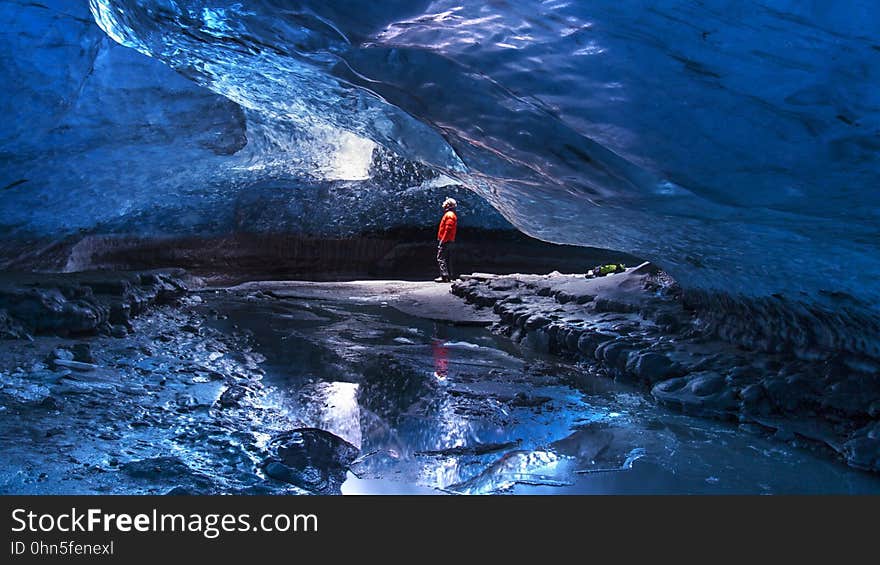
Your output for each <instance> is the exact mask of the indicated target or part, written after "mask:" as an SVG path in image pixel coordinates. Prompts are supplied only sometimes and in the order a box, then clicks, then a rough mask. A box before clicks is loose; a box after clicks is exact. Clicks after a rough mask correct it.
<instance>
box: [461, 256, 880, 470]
mask: <svg viewBox="0 0 880 565" xmlns="http://www.w3.org/2000/svg"><path fill="white" fill-rule="evenodd" d="M464 278H465V280H463V281H461V282H457V283H455V284H453V286H452V292H453V293H455V294H456V295H458V296H461V297H463V298H465V299H466V300H467V301H468V302H470V303H472V304H475V305H479V306H481V307H483V308H487V309H491V310H492V311H493V312H495V313H496V314H497V315H498V316H499V317H500V321H499V322H498V323H497V324H495V326H494V329H495V330H496V331H498V332H501V333H503V334H504V335H507V336H510V337H511V338H512V339H513V340H515V341H517V342H520V343H523V344H527V345H529V346H531V347H533V348H535V349H537V350H540V351H546V352H549V353H552V354H556V355H560V356H563V357H567V358H572V359H576V360H579V361H582V362H584V363H585V364H587V365H589V366H590V367H592V368H594V369H595V370H597V371H598V372H599V373H600V374H603V375H606V376H607V377H609V378H613V379H615V380H619V381H627V382H634V383H638V384H639V385H641V386H644V387H645V388H647V389H648V390H650V393H651V395H652V396H653V397H654V398H655V399H656V400H657V402H659V403H660V404H663V405H665V406H667V407H672V408H675V409H678V410H683V411H685V412H686V413H690V414H696V415H700V416H708V417H711V418H719V419H725V420H736V421H740V422H747V423H750V424H754V425H756V426H759V427H760V428H761V429H764V430H766V432H767V433H768V434H772V435H774V436H775V437H777V438H778V439H781V440H785V441H790V440H792V439H794V438H795V436H798V437H803V438H808V439H810V440H814V441H816V442H820V443H822V444H825V445H827V446H829V447H830V448H832V449H833V450H834V451H835V452H836V453H837V454H839V455H840V456H841V457H842V458H843V459H844V460H845V461H846V462H847V463H848V464H849V465H851V466H853V467H856V468H859V469H865V470H871V471H875V472H877V471H880V365H878V363H877V361H876V360H874V359H870V358H867V357H864V356H858V355H855V354H845V353H842V352H835V351H813V352H811V354H810V355H809V357H808V358H804V357H805V356H804V355H801V356H800V357H798V356H795V355H792V354H784V353H768V352H762V351H755V350H747V349H744V348H741V347H735V346H733V345H732V344H731V343H729V342H727V341H725V340H722V339H720V338H718V337H717V336H714V335H712V334H711V333H708V332H706V331H704V330H703V329H702V328H703V325H702V324H701V323H700V319H699V314H698V313H697V312H695V311H691V310H689V309H687V308H686V307H685V306H684V305H683V302H682V300H681V293H680V291H679V289H678V288H677V285H676V284H675V283H674V281H672V280H671V279H669V278H668V277H667V276H666V275H665V274H664V273H662V272H660V271H658V270H657V269H655V268H654V267H652V266H651V265H650V264H647V263H646V264H643V265H641V266H640V267H638V268H633V269H628V270H627V271H626V272H625V273H620V274H613V275H608V276H606V277H602V278H596V279H587V278H585V277H584V276H583V275H563V274H559V273H553V274H550V275H543V276H540V275H510V276H495V275H488V274H487V275H479V274H475V275H471V276H468V277H464Z"/></svg>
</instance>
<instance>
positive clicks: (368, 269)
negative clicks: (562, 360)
mask: <svg viewBox="0 0 880 565" xmlns="http://www.w3.org/2000/svg"><path fill="white" fill-rule="evenodd" d="M435 238H436V233H435V232H434V231H433V230H432V229H424V230H422V229H396V230H392V231H389V232H385V233H382V234H363V235H361V236H357V237H348V238H322V237H310V236H303V235H296V234H271V233H268V234H267V233H261V234H252V233H237V234H233V235H224V236H218V237H143V238H137V237H127V236H113V235H105V236H97V235H89V236H80V237H74V238H69V239H66V240H63V241H42V242H41V241H30V242H21V241H8V240H7V241H6V242H5V243H2V244H0V268H3V269H6V270H17V271H34V270H38V271H53V272H71V271H83V270H96V269H106V270H145V269H164V268H183V269H186V270H187V271H188V272H191V273H193V274H196V275H199V276H203V277H211V278H218V279H224V280H243V279H250V280H265V279H306V280H345V279H355V278H416V279H430V278H433V277H434V276H435V275H436V272H437V265H436V260H435V258H436V253H437V252H436V240H435ZM23 249H30V250H31V251H29V252H23V251H22V250H23ZM618 261H622V262H625V263H628V264H634V262H635V261H636V260H635V258H633V257H631V256H629V255H627V254H624V253H618V252H613V251H608V250H604V249H595V248H586V247H575V246H570V245H554V244H549V243H545V242H542V241H539V240H536V239H532V238H529V237H527V236H525V235H522V234H521V233H519V232H512V231H500V230H479V229H468V230H467V233H463V234H461V237H459V238H458V241H457V242H456V248H455V254H454V256H453V267H454V268H455V270H456V271H457V272H473V271H475V270H487V269H488V270H491V271H492V272H495V273H512V272H519V271H526V272H530V273H549V272H551V271H553V270H556V269H564V270H571V271H583V270H586V269H587V268H589V267H591V266H592V265H594V264H596V263H603V262H618Z"/></svg>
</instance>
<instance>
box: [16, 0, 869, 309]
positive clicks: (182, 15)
mask: <svg viewBox="0 0 880 565" xmlns="http://www.w3.org/2000/svg"><path fill="white" fill-rule="evenodd" d="M88 8H89V10H86V7H85V5H84V4H81V3H73V2H60V1H47V2H44V3H43V4H40V5H38V4H36V3H26V2H7V3H5V4H4V5H3V6H2V7H0V13H2V15H3V16H4V18H5V21H8V22H10V25H8V26H7V27H6V28H5V29H4V30H3V31H2V32H0V49H2V51H3V52H4V53H5V54H7V57H4V64H3V65H2V67H0V79H2V80H3V81H4V83H5V84H7V85H9V87H8V90H7V94H6V95H4V97H3V98H2V99H0V109H2V110H3V112H4V115H6V116H8V117H10V118H11V119H8V120H7V121H6V122H5V123H4V125H3V126H2V128H0V152H2V154H3V159H4V162H5V166H4V171H3V178H0V184H2V186H6V187H8V190H4V191H3V192H4V198H3V200H2V203H0V229H2V230H3V231H4V232H7V233H11V234H28V233H36V234H47V233H62V232H63V233H71V232H75V231H76V230H107V231H117V232H127V231H128V232H140V233H145V234H151V233H157V232H167V231H174V230H183V229H200V230H204V231H208V230H211V229H213V230H221V231H222V230H224V229H228V227H229V224H230V221H229V219H228V218H229V215H230V214H231V211H230V210H229V207H230V203H231V202H235V198H238V197H239V196H240V195H243V194H246V193H247V192H248V190H250V189H251V188H253V187H264V190H265V188H266V187H269V188H270V189H276V188H277V190H278V191H279V192H280V193H282V194H284V195H287V194H300V195H303V194H308V198H317V199H324V202H325V206H324V208H323V209H322V210H323V212H322V213H321V214H319V215H317V216H315V218H317V219H316V221H315V224H314V225H315V226H318V227H320V226H324V225H329V226H330V228H329V229H331V230H333V229H337V230H345V229H352V228H351V227H350V225H356V226H360V225H361V223H360V222H361V221H362V220H361V219H359V220H358V221H357V222H351V223H349V224H346V223H345V222H344V221H341V220H339V219H338V218H337V219H336V221H335V222H333V221H329V223H328V221H327V220H331V219H332V217H333V215H334V214H337V215H339V216H341V217H344V216H345V215H346V214H348V213H349V212H348V210H350V208H351V207H350V206H345V205H344V206H336V205H334V198H337V197H338V196H339V195H346V196H348V197H350V198H351V197H353V196H352V195H356V201H357V202H358V203H359V206H360V207H362V208H364V209H383V208H386V207H387V206H388V205H389V204H388V202H389V198H388V189H387V185H388V183H387V182H385V183H384V184H383V182H384V180H383V178H382V175H381V174H379V175H376V174H371V171H370V168H368V167H367V168H366V169H365V166H364V163H365V162H366V160H365V157H364V154H365V153H367V152H371V151H372V150H373V148H374V146H381V147H382V148H384V149H382V150H381V151H386V152H387V154H388V155H391V158H393V159H396V160H397V161H398V162H400V163H406V162H417V163H420V164H421V165H423V166H424V167H423V168H424V170H425V171H428V172H426V173H425V175H426V176H427V177H432V178H439V177H437V175H443V178H448V179H451V180H452V181H455V182H460V183H461V184H463V185H464V186H466V187H467V188H468V189H470V190H471V191H473V192H474V193H476V194H477V195H479V196H481V197H482V198H483V199H485V201H487V202H488V203H489V204H491V205H492V206H493V207H494V208H495V209H496V210H497V211H498V212H500V214H501V215H502V216H503V217H504V218H506V220H508V221H510V222H511V223H512V224H513V225H514V226H516V227H517V228H519V229H520V230H522V231H524V232H526V233H528V234H530V235H533V236H535V237H539V238H541V239H546V240H550V241H554V242H560V243H573V244H578V245H591V246H600V247H608V248H614V249H620V250H625V251H628V252H631V253H634V254H636V255H639V256H642V257H645V258H648V259H650V260H652V261H654V262H655V263H657V264H658V265H660V266H662V267H663V268H664V269H666V270H668V271H669V272H670V273H671V274H673V275H674V276H675V277H676V279H677V280H679V281H680V282H681V283H682V285H684V286H685V287H688V288H695V289H708V290H722V291H725V292H728V293H730V294H733V295H738V294H745V295H752V296H762V297H766V296H770V295H774V294H776V295H779V296H785V297H788V298H793V299H796V300H804V301H806V302H816V301H826V302H828V301H831V302H834V301H837V302H836V303H835V304H838V303H839V301H840V300H841V298H840V297H845V296H846V295H849V296H850V297H851V299H846V300H852V302H850V303H848V304H849V306H850V307H852V308H854V309H857V310H859V311H861V312H863V313H865V312H867V313H869V314H870V315H871V316H876V314H877V306H876V304H877V300H878V298H880V285H878V284H877V283H876V281H877V279H878V276H880V254H878V241H880V238H878V235H880V234H878V227H877V226H878V219H880V205H878V204H880V196H878V194H880V193H878V191H877V190H876V188H875V186H876V184H877V181H878V154H880V153H878V149H880V89H878V88H877V86H878V78H880V45H878V44H877V41H876V39H875V38H876V37H877V36H878V32H880V17H877V16H878V14H877V7H876V5H875V4H874V3H871V2H867V1H853V2H847V3H845V4H844V3H826V2H795V1H793V0H754V1H751V2H747V3H736V2H728V1H724V0H708V1H705V2H699V3H697V2H692V1H687V0H667V1H665V2H661V3H657V2H646V1H644V0H626V1H616V2H607V1H604V2H590V3H582V2H568V1H564V0H546V1H537V0H518V1H511V2H490V3H486V2H479V1H476V0H473V1H472V0H458V1H451V0H437V1H433V2H431V1H427V0H421V1H406V0H395V1H383V2H381V3H376V2H365V1H362V0H347V1H342V0H335V1H334V0H330V1H326V0H322V1H300V2H282V1H278V0H238V1H232V0H187V1H184V0H138V1H134V0H90V2H89V5H88ZM95 22H97V25H96V24H95ZM99 28H100V29H99ZM101 30H103V32H106V35H105V34H104V33H102V32H101ZM107 36H109V37H107ZM111 38H112V41H111ZM114 42H115V43H114ZM116 43H118V44H121V45H123V46H125V47H130V48H131V49H124V48H122V47H119V46H118V45H116ZM138 52H139V53H138ZM169 69H173V70H174V71H177V73H173V72H171V71H170V70H169ZM181 75H182V76H181ZM184 77H185V78H184ZM187 79H189V80H187ZM199 87H204V88H199ZM358 163H360V164H359V165H358ZM365 176H369V177H370V178H367V179H364V177H365ZM340 179H342V180H343V181H344V184H342V185H340V184H338V183H339V181H340ZM421 180H422V179H420V182H421ZM20 181H25V182H20ZM16 183H19V184H16ZM333 183H336V184H333ZM416 184H418V183H416ZM328 186H329V187H331V190H326V188H327V187H328ZM340 186H342V187H343V188H344V189H339V187H340ZM302 187H306V188H308V187H317V188H316V189H314V190H311V191H309V190H305V191H303V190H302ZM268 192H271V190H269V191H268ZM230 194H234V195H236V196H235V197H234V198H233V197H231V196H230ZM374 194H379V195H381V197H379V198H376V199H373V198H372V195H374ZM291 198H293V197H291ZM402 198H403V201H404V202H406V201H407V200H406V199H407V198H408V197H407V196H405V195H404V196H403V197H402ZM343 202H344V200H343ZM412 202H413V206H412V207H411V211H410V212H408V213H407V214H405V215H403V216H401V217H404V218H405V220H406V221H423V220H424V219H426V218H427V216H426V215H424V214H422V213H421V212H420V211H419V206H418V204H420V203H421V201H418V200H415V201H412ZM289 204H290V206H293V207H295V206H302V202H301V201H300V200H297V201H296V202H294V201H293V200H291V201H290V202H289ZM394 205H397V203H395V204H394ZM477 206H478V205H477V204H475V205H474V207H475V210H477ZM64 211H70V212H73V213H69V214H64ZM433 211H434V210H430V211H429V212H433ZM428 215H430V214H428ZM382 218H383V217H380V220H381V219H382ZM474 220H475V223H481V222H482V223H486V224H487V225H488V224H491V225H504V221H503V220H501V218H500V217H498V216H497V215H495V214H494V212H493V211H492V210H490V209H488V208H485V209H479V210H478V213H476V214H475V215H474ZM192 226H196V227H192ZM265 227H267V228H268V226H265ZM318 227H316V228H315V229H318ZM307 229H308V228H307ZM835 307H836V306H835Z"/></svg>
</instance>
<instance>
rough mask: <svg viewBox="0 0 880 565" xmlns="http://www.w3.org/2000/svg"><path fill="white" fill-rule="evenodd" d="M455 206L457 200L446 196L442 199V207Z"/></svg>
mask: <svg viewBox="0 0 880 565" xmlns="http://www.w3.org/2000/svg"><path fill="white" fill-rule="evenodd" d="M456 206H458V202H456V201H455V199H454V198H447V199H446V200H444V201H443V208H455V207H456Z"/></svg>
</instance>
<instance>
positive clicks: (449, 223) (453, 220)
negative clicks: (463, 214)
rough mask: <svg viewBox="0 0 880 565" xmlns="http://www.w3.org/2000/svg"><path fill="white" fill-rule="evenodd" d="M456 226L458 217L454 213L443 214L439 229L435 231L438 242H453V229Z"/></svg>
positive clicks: (450, 211)
mask: <svg viewBox="0 0 880 565" xmlns="http://www.w3.org/2000/svg"><path fill="white" fill-rule="evenodd" d="M456 224H458V216H456V215H455V212H453V211H452V210H449V211H448V212H446V213H445V214H443V219H442V220H440V227H439V228H438V229H437V239H439V240H440V241H455V227H456Z"/></svg>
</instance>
